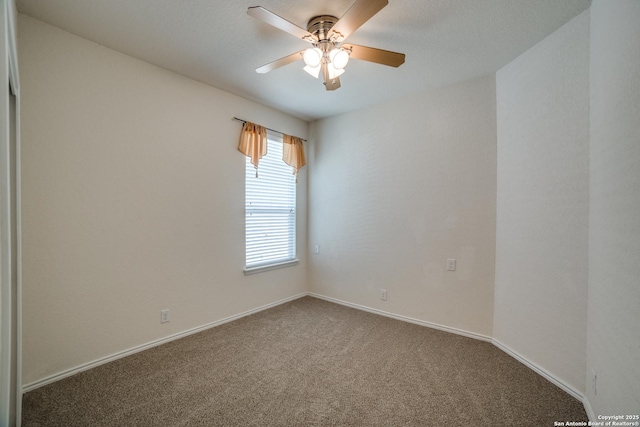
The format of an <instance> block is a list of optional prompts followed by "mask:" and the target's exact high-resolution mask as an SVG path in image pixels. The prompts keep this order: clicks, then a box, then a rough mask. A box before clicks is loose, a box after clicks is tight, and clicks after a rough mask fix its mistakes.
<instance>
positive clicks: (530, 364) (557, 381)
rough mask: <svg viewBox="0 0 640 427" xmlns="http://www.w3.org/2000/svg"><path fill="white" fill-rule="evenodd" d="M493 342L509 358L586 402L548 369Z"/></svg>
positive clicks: (499, 343)
mask: <svg viewBox="0 0 640 427" xmlns="http://www.w3.org/2000/svg"><path fill="white" fill-rule="evenodd" d="M491 342H492V343H493V345H495V346H496V347H498V348H499V349H500V350H502V351H504V352H505V353H507V354H508V355H509V356H511V357H513V358H514V359H516V360H517V361H519V362H520V363H522V364H524V365H525V366H527V367H528V368H529V369H531V370H533V371H534V372H536V373H537V374H539V375H541V376H542V377H544V378H545V379H546V380H548V381H550V382H551V383H553V384H555V385H557V386H558V387H560V388H561V389H562V390H564V391H566V392H567V393H569V394H570V395H571V396H573V397H575V398H576V399H578V400H579V401H580V402H582V403H583V404H584V402H585V399H584V396H583V395H582V393H580V392H579V391H578V390H576V389H575V388H573V387H571V386H570V385H569V384H567V383H565V382H564V381H562V380H561V379H559V378H557V377H556V376H554V375H553V374H552V373H550V372H549V371H547V370H546V369H544V368H542V367H540V366H539V365H537V364H535V363H533V362H532V361H530V360H529V359H527V358H526V357H524V356H523V355H521V354H520V353H518V352H516V351H514V350H512V349H510V348H509V347H507V346H506V345H504V344H502V343H501V342H500V341H498V340H496V339H495V338H494V339H493V340H491Z"/></svg>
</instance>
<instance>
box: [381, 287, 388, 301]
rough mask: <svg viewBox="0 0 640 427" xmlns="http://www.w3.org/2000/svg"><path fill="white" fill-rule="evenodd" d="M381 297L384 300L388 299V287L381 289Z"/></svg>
mask: <svg viewBox="0 0 640 427" xmlns="http://www.w3.org/2000/svg"><path fill="white" fill-rule="evenodd" d="M380 299H381V300H382V301H386V300H387V290H386V289H380Z"/></svg>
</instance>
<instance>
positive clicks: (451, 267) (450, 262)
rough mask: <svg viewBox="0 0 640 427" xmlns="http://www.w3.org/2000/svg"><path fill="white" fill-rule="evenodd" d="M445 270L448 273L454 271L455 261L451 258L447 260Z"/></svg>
mask: <svg viewBox="0 0 640 427" xmlns="http://www.w3.org/2000/svg"><path fill="white" fill-rule="evenodd" d="M447 270H448V271H456V260H455V259H453V258H449V259H448V260H447Z"/></svg>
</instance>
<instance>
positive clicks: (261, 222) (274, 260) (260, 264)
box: [245, 133, 298, 274]
mask: <svg viewBox="0 0 640 427" xmlns="http://www.w3.org/2000/svg"><path fill="white" fill-rule="evenodd" d="M267 144H268V149H267V155H266V156H264V157H263V158H262V159H261V160H260V167H259V168H258V175H259V176H258V177H257V178H256V170H255V168H254V167H253V165H252V164H251V161H250V158H248V157H247V159H246V166H245V171H246V172H245V173H246V178H245V247H246V268H245V274H250V273H255V272H258V271H263V270H268V269H272V268H277V267H281V266H285V265H290V264H293V263H296V262H297V261H298V260H297V259H296V178H295V176H294V175H293V174H292V173H291V166H289V165H287V164H286V163H285V162H284V161H282V139H281V138H280V137H278V136H275V135H272V134H271V133H270V134H269V135H268V142H267Z"/></svg>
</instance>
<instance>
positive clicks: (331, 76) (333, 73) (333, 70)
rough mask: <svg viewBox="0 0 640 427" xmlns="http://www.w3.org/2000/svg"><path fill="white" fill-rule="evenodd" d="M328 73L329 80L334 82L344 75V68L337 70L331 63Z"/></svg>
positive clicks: (328, 65)
mask: <svg viewBox="0 0 640 427" xmlns="http://www.w3.org/2000/svg"><path fill="white" fill-rule="evenodd" d="M327 71H328V72H329V79H330V80H333V79H335V78H336V77H340V76H341V75H342V74H343V73H344V68H336V67H334V66H333V64H332V63H329V64H327Z"/></svg>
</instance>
